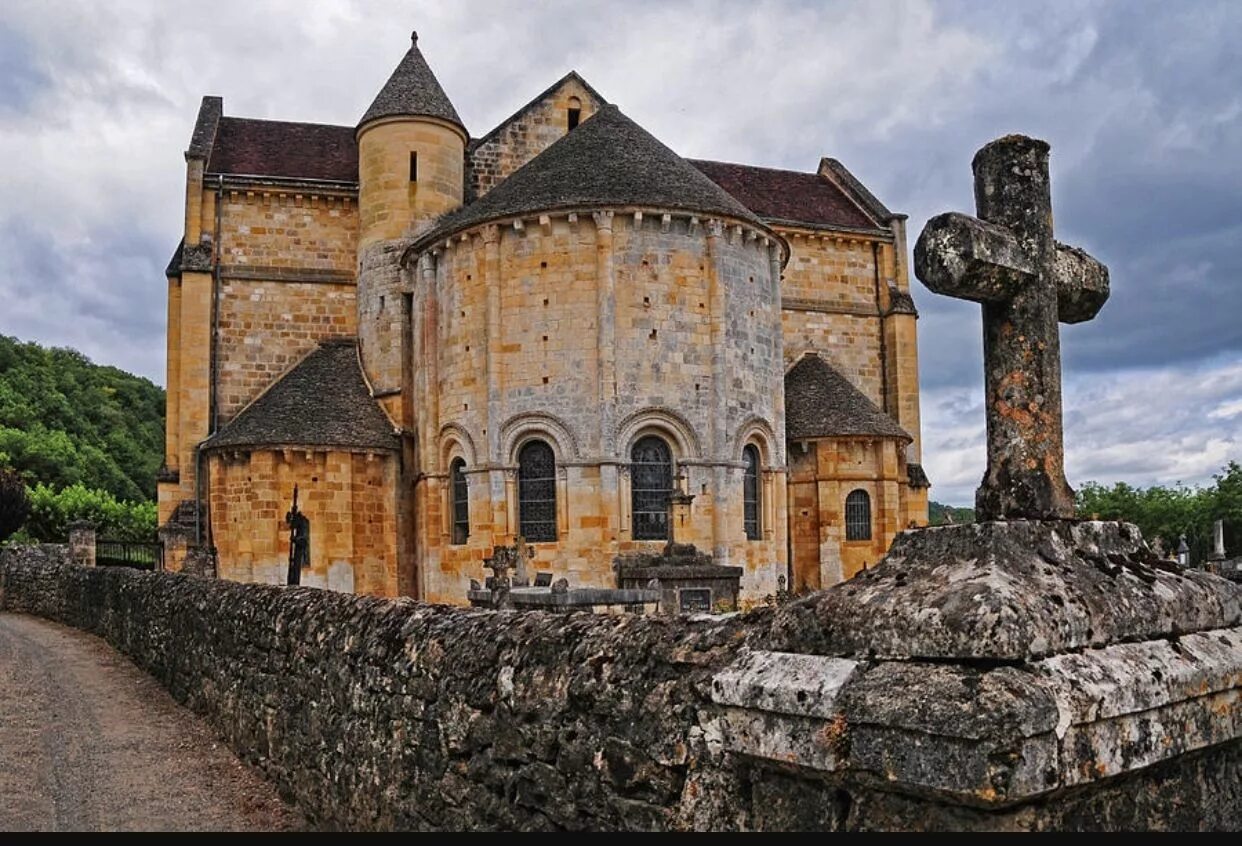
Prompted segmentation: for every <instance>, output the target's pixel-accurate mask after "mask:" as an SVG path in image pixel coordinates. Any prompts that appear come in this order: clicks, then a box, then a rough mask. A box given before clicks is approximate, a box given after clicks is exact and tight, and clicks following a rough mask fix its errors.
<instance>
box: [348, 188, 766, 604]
mask: <svg viewBox="0 0 1242 846" xmlns="http://www.w3.org/2000/svg"><path fill="white" fill-rule="evenodd" d="M606 214H607V217H601V220H603V221H605V226H604V228H602V229H601V228H600V227H599V225H598V224H597V223H596V222H595V221H594V219H593V217H590V216H588V215H587V214H586V213H583V214H581V215H576V216H575V220H573V221H571V220H569V217H568V215H558V216H549V217H548V218H547V219H546V220H544V221H542V222H541V221H539V220H538V219H536V220H531V221H529V222H527V223H525V224H524V226H523V227H522V229H520V230H518V229H515V228H514V227H513V226H512V225H511V224H510V225H503V226H499V227H483V228H481V229H478V230H475V232H473V233H470V234H468V235H466V236H465V237H464V238H456V239H453V243H452V245H451V247H449V248H445V249H438V250H437V253H436V258H435V261H434V269H432V268H431V267H430V266H429V265H430V262H429V259H430V257H429V256H428V257H425V258H424V259H422V260H421V264H420V267H419V268H418V269H415V270H413V271H407V273H417V274H419V280H418V281H419V284H417V285H416V286H414V292H413V301H412V324H413V337H414V338H416V339H419V340H418V342H417V343H416V344H415V346H416V352H415V362H416V364H415V371H416V372H415V374H414V378H415V387H416V391H415V399H414V403H413V405H414V406H415V408H417V410H418V413H419V415H420V417H421V420H420V422H419V428H420V442H421V450H420V457H419V460H420V469H422V470H423V471H425V472H426V473H427V474H428V475H424V476H422V478H421V479H420V481H419V483H418V484H419V492H418V494H417V496H418V497H419V499H418V503H419V513H420V514H421V515H425V518H426V519H424V520H422V522H421V523H420V528H419V535H420V537H419V539H418V541H417V542H418V543H419V551H418V557H419V561H420V563H421V565H422V589H423V592H422V593H421V594H420V596H422V597H423V598H426V599H430V600H433V601H450V602H459V601H461V598H462V597H463V596H464V595H465V591H466V587H467V584H468V582H469V580H470V579H472V578H474V579H477V578H481V577H482V576H483V575H484V573H483V572H482V569H481V561H482V559H483V557H484V556H485V555H486V554H487V553H488V552H489V551H490V549H491V547H492V546H493V545H497V544H505V543H510V542H511V540H512V538H513V536H514V535H515V534H516V533H517V531H518V529H519V516H520V515H519V511H518V503H517V499H516V487H515V484H514V482H515V479H514V477H513V472H512V471H513V470H514V469H515V467H516V464H517V454H518V450H519V449H520V447H521V445H522V444H523V443H524V441H525V440H527V439H529V438H532V437H539V438H541V439H544V440H545V441H547V442H548V443H549V444H550V445H551V446H552V448H553V450H554V452H555V454H556V461H557V472H558V488H557V523H558V538H557V540H556V541H554V542H553V541H549V542H544V543H536V544H535V545H534V546H535V550H536V564H537V566H538V568H539V569H541V570H544V571H548V570H550V571H552V572H553V575H554V577H556V578H559V577H561V576H564V577H566V578H568V579H570V581H571V582H572V583H573V584H575V586H577V585H582V586H594V587H606V586H612V585H614V584H615V576H614V574H613V570H612V560H613V558H614V556H615V555H616V554H618V553H622V552H629V551H647V552H655V551H658V550H659V549H660V548H661V547H662V546H663V544H664V541H663V540H660V541H650V540H635V539H634V538H633V537H632V534H631V525H632V520H631V515H630V510H631V489H630V487H629V484H630V483H629V477H628V473H627V470H628V466H627V465H628V463H629V459H630V449H631V446H632V444H633V443H634V442H635V441H637V440H638V439H639V438H640V437H642V436H644V435H647V434H656V435H658V436H660V437H662V438H664V439H665V440H666V442H667V443H668V444H669V446H670V451H671V453H672V456H673V460H674V462H675V463H676V465H677V469H678V470H679V471H684V473H685V475H686V484H687V488H688V490H689V491H690V492H691V493H693V494H695V495H696V499H695V501H694V504H693V506H692V515H691V516H692V522H693V525H692V527H691V532H690V536H689V541H690V542H693V543H695V544H697V545H698V546H699V547H700V548H702V549H705V550H712V551H713V552H714V553H715V554H716V555H717V560H723V558H724V557H725V556H727V557H728V563H730V564H734V565H739V566H742V567H743V568H744V569H745V575H744V576H743V580H742V586H741V589H742V594H743V598H744V599H746V600H751V601H753V600H756V599H759V598H762V597H763V596H765V595H768V594H772V593H774V592H775V590H776V586H777V585H776V579H777V575H778V574H779V573H783V572H784V569H785V568H784V557H785V548H786V544H785V533H786V526H785V508H784V495H785V486H784V479H783V472H782V470H783V465H784V460H783V459H784V456H783V452H784V432H783V419H782V414H781V413H780V401H781V399H782V396H781V394H780V391H779V386H780V385H781V377H782V357H781V354H780V339H781V335H780V330H779V328H778V326H779V324H778V320H779V309H778V307H777V304H776V302H775V298H774V296H773V292H774V286H773V284H772V280H771V272H772V261H771V253H770V252H769V248H768V247H767V246H766V245H765V244H764V243H763V242H762V240H761V239H760V238H759V237H757V236H756V234H755V233H749V234H747V233H746V232H744V231H739V229H740V227H723V228H722V229H721V231H720V232H719V234H716V235H712V234H711V232H710V231H709V229H710V225H709V224H708V223H707V222H699V221H697V220H696V221H694V222H693V223H692V221H691V219H690V218H689V216H684V217H682V216H671V215H670V216H669V219H668V220H667V221H666V220H664V215H661V214H660V213H658V212H656V213H652V212H648V213H646V214H645V215H641V216H637V217H636V216H635V214H634V213H633V212H630V213H626V214H622V213H620V212H618V213H615V214H614V213H612V212H607V213H606ZM601 251H603V252H601ZM601 254H602V255H606V256H607V260H606V264H605V266H606V267H607V268H608V270H604V271H601V269H600V268H601V258H600V256H601ZM424 271H425V272H426V274H427V276H426V277H423V273H424ZM609 278H610V279H611V283H609V282H608V281H607V279H609ZM716 279H718V281H714V280H716ZM367 284H369V283H367ZM609 284H611V286H612V290H613V294H612V295H611V296H604V297H603V299H604V301H605V303H606V304H605V305H604V306H602V307H601V305H600V300H601V293H600V291H601V286H607V285H609ZM433 296H434V297H436V300H435V302H434V303H432V302H431V301H430V298H431V297H433ZM492 308H495V309H496V311H497V314H498V315H499V316H500V319H499V321H498V324H497V325H496V326H495V327H492V326H491V325H490V323H491V321H492V320H493V319H494V318H491V317H489V310H490V309H492ZM714 312H718V314H717V315H714V314H713V313H714ZM433 321H434V329H433V328H430V327H431V324H432V322H433ZM363 323H364V327H363V330H362V331H363V333H364V342H365V337H366V332H367V331H369V330H368V329H367V328H366V324H367V323H369V321H368V319H367V318H366V317H365V316H364V317H363ZM601 323H604V324H605V325H608V326H609V327H610V328H608V329H607V335H608V337H611V338H612V340H611V341H610V342H609V341H605V342H604V344H605V346H604V347H603V348H602V352H601ZM380 325H382V322H381V324H380ZM489 332H491V333H492V335H493V337H490V338H489ZM489 342H491V343H494V348H493V349H491V350H489V349H488V344H489ZM428 355H432V356H434V357H435V360H434V362H432V361H428V360H427V358H426V357H427V356H428ZM372 360H374V359H373V358H372ZM489 368H490V370H489ZM601 379H603V380H605V384H606V387H604V388H603V389H601ZM717 381H718V382H719V384H716V383H717ZM716 402H719V405H720V408H719V413H716V411H715V410H714V405H715V403H716ZM713 439H715V441H716V442H714V440H713ZM746 442H751V443H757V444H758V445H759V449H760V453H761V456H762V465H763V467H764V471H763V473H764V481H763V493H762V496H761V500H762V506H761V511H762V518H761V532H762V537H761V539H759V540H754V541H751V540H747V539H746V537H745V533H744V522H743V513H742V512H743V503H742V491H743V480H742V451H743V447H744V445H745V443H746ZM456 457H460V458H462V459H463V460H464V462H465V472H466V474H467V479H468V485H469V500H470V536H469V540H468V542H467V543H465V544H461V545H453V544H451V543H450V525H449V522H448V520H447V519H446V515H447V514H448V513H449V508H448V501H447V499H446V497H447V487H446V485H445V483H444V479H445V473H446V471H447V469H448V467H449V465H450V463H451V461H452V459H453V458H456ZM601 465H603V466H601Z"/></svg>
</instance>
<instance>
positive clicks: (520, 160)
mask: <svg viewBox="0 0 1242 846" xmlns="http://www.w3.org/2000/svg"><path fill="white" fill-rule="evenodd" d="M575 98H576V100H577V102H578V103H579V107H580V111H581V113H580V115H579V119H580V120H586V119H587V118H588V117H590V116H591V115H593V114H595V111H596V109H598V108H599V107H600V106H601V105H602V104H601V103H600V102H599V101H598V100H597V98H596V97H595V96H594V95H593V94H592V93H591V92H590V91H589V90H587V88H586V87H585V86H584V85H582V83H581V82H579V81H578V80H576V79H574V78H573V77H570V78H568V79H565V80H564V81H563V82H561V84H560V85H557V86H556V87H554V88H553V89H552V90H551V91H549V92H547V93H546V94H545V95H544V96H543V97H541V98H540V99H539V100H538V101H537V102H535V103H532V104H530V105H529V106H528V107H527V108H526V109H524V110H523V111H521V112H519V113H518V114H516V115H514V116H513V117H512V118H510V119H509V120H508V121H506V122H505V123H503V124H501V125H500V126H498V127H496V128H495V129H494V130H492V131H491V132H490V133H488V135H487V137H485V138H483V139H481V140H480V141H479V142H478V144H477V146H476V147H475V148H474V149H473V150H471V151H470V176H471V188H472V190H473V192H474V197H475V199H477V198H479V197H482V196H483V195H484V194H486V193H487V192H488V191H490V190H492V189H493V188H495V187H496V185H497V184H498V183H500V182H503V181H504V180H505V179H508V178H509V176H510V175H511V174H512V173H513V171H515V170H517V169H518V168H519V167H521V166H522V165H524V164H526V163H527V162H528V161H530V160H531V159H533V158H534V157H535V156H537V155H539V154H540V153H542V152H543V151H544V150H546V149H547V148H548V147H550V146H552V144H553V142H555V141H557V140H558V139H560V138H562V137H564V135H565V134H566V133H567V132H568V130H569V106H570V103H571V101H572V100H574V99H575Z"/></svg>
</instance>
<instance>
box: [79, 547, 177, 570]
mask: <svg viewBox="0 0 1242 846" xmlns="http://www.w3.org/2000/svg"><path fill="white" fill-rule="evenodd" d="M95 564H96V565H98V566H100V567H132V568H134V569H135V570H163V569H164V545H163V544H162V543H135V542H133V541H113V540H101V541H96V543H95Z"/></svg>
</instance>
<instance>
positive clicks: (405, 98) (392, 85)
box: [358, 32, 466, 131]
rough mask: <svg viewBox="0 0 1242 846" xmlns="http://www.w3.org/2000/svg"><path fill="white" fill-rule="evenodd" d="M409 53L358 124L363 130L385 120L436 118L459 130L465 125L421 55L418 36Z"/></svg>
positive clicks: (416, 35) (412, 40)
mask: <svg viewBox="0 0 1242 846" xmlns="http://www.w3.org/2000/svg"><path fill="white" fill-rule="evenodd" d="M410 42H411V43H410V49H409V51H408V52H407V53H406V54H405V58H403V59H402V60H401V64H399V65H397V69H396V70H395V71H393V72H392V76H390V77H388V82H386V83H384V87H383V88H381V89H380V93H379V95H378V96H376V98H375V102H373V103H372V104H371V108H369V109H367V113H366V114H365V115H363V116H362V120H360V121H358V126H359V127H362V126H364V125H365V124H367V123H370V122H371V121H373V120H378V119H379V118H386V117H407V116H408V117H434V118H440V119H441V120H447V121H448V122H450V123H454V124H456V125H457V126H460V127H461V128H462V129H463V131H464V130H465V128H466V127H465V124H463V123H462V122H461V118H460V117H458V115H457V109H455V108H453V103H452V102H451V101H450V100H449V98H448V95H447V94H445V93H444V89H443V88H441V87H440V82H439V81H438V80H437V79H436V75H435V74H434V73H432V72H431V68H430V67H429V66H428V65H427V60H426V59H424V58H423V54H422V51H421V50H419V49H418V33H417V32H416V33H414V34H413V35H411V36H410Z"/></svg>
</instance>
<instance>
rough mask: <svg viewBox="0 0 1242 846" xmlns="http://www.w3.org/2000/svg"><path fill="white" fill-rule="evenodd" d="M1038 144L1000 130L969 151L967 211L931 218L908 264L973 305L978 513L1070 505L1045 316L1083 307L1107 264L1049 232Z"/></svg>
mask: <svg viewBox="0 0 1242 846" xmlns="http://www.w3.org/2000/svg"><path fill="white" fill-rule="evenodd" d="M1048 150H1049V147H1048V144H1047V143H1045V142H1043V141H1039V140H1036V139H1034V138H1027V137H1025V136H1022V135H1009V136H1006V137H1004V138H1000V139H998V140H996V141H993V142H992V143H990V144H988V145H987V146H985V147H984V148H983V149H981V150H980V151H979V152H978V153H977V154H976V155H975V160H974V163H973V168H974V174H975V208H976V211H977V213H978V215H979V216H978V218H974V217H970V216H969V215H964V214H958V213H956V212H949V213H948V214H942V215H939V216H938V217H934V218H932V219H931V220H930V221H928V222H927V226H925V227H924V228H923V233H922V235H920V236H919V240H918V243H917V244H916V245H915V247H914V269H915V274H916V275H917V276H918V277H919V279H921V280H922V281H923V284H924V285H926V286H927V287H928V288H930V289H931V290H932V291H934V292H936V293H938V294H945V295H947V296H950V297H958V298H960V299H965V300H973V301H975V302H978V303H982V305H983V366H984V375H985V388H986V402H987V420H988V469H987V473H986V474H985V475H984V477H983V483H982V484H981V485H980V486H979V490H978V492H977V493H976V495H975V511H976V516H977V519H979V520H1004V519H1009V518H1029V519H1034V520H1050V519H1060V518H1068V517H1073V516H1074V492H1073V491H1072V490H1071V489H1070V486H1069V483H1068V482H1066V480H1065V454H1064V444H1063V436H1062V429H1061V342H1060V334H1059V332H1058V329H1057V321H1060V322H1062V323H1080V322H1082V321H1085V320H1090V319H1091V318H1093V317H1095V315H1096V314H1097V313H1098V312H1099V310H1100V308H1101V307H1102V306H1103V305H1104V302H1105V300H1107V299H1108V268H1106V267H1105V266H1104V265H1103V264H1101V263H1100V262H1098V261H1096V260H1095V259H1093V258H1092V257H1091V256H1089V255H1087V254H1086V253H1084V252H1083V251H1082V250H1079V249H1075V248H1074V247H1067V246H1065V245H1064V244H1061V243H1059V242H1057V241H1056V240H1055V239H1054V238H1053V236H1052V195H1051V191H1050V189H1049V184H1048Z"/></svg>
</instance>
